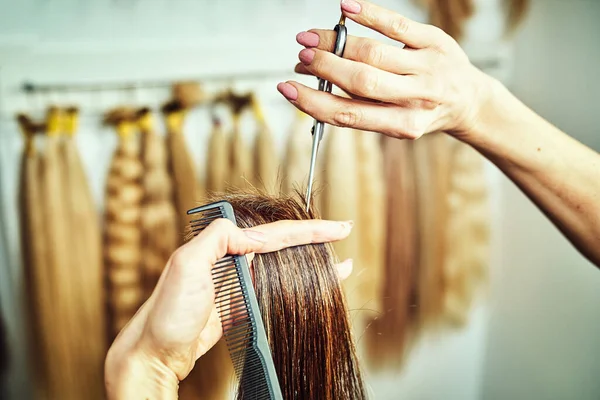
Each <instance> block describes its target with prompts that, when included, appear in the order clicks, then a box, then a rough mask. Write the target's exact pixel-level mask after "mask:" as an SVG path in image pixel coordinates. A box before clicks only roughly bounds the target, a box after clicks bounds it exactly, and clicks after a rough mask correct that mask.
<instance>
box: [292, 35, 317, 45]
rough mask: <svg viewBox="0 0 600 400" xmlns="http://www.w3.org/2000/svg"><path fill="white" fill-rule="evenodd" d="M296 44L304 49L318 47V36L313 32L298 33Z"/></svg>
mask: <svg viewBox="0 0 600 400" xmlns="http://www.w3.org/2000/svg"><path fill="white" fill-rule="evenodd" d="M296 41H297V42H298V44H301V45H302V46H306V47H317V46H318V45H319V35H317V34H316V33H313V32H300V33H299V34H297V35H296Z"/></svg>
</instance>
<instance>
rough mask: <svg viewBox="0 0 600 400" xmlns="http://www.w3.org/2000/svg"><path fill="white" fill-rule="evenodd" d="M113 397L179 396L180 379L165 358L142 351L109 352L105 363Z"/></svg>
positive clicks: (112, 399)
mask: <svg viewBox="0 0 600 400" xmlns="http://www.w3.org/2000/svg"><path fill="white" fill-rule="evenodd" d="M105 383H106V392H107V398H108V399H109V400H121V399H128V400H129V399H132V400H135V399H144V400H154V399H165V400H168V399H177V397H178V390H179V379H178V378H177V376H176V375H175V373H174V372H173V371H171V370H170V369H169V368H168V367H167V366H166V365H165V364H164V363H163V362H162V361H160V360H159V359H157V358H155V357H151V356H149V355H147V354H145V353H143V352H141V351H137V350H131V351H129V352H127V353H126V354H120V355H115V354H111V353H110V352H109V354H108V356H107V358H106V365H105Z"/></svg>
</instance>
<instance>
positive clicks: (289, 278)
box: [220, 192, 366, 400]
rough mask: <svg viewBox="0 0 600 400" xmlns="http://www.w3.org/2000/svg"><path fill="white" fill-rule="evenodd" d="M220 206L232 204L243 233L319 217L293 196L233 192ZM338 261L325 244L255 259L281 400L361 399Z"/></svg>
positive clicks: (256, 281) (240, 396)
mask: <svg viewBox="0 0 600 400" xmlns="http://www.w3.org/2000/svg"><path fill="white" fill-rule="evenodd" d="M220 199H224V200H227V201H229V202H230V203H231V204H232V206H233V209H234V210H235V214H236V219H237V223H238V226H239V227H242V228H249V227H252V226H255V225H259V224H265V223H269V222H275V221H279V220H305V219H314V218H318V215H317V214H316V213H315V211H313V210H314V208H313V210H311V211H310V212H306V211H305V203H304V200H303V199H302V198H301V197H300V196H298V195H294V196H278V197H270V196H266V195H262V194H261V195H258V194H256V193H248V192H243V193H239V192H238V193H232V194H228V195H226V196H224V197H220ZM335 261H336V260H335V256H334V253H333V250H332V247H331V246H330V245H329V244H310V245H304V246H296V247H293V248H288V249H284V250H281V251H278V252H274V253H269V254H257V255H256V257H255V258H254V261H253V271H254V287H255V290H256V295H257V299H258V303H259V306H260V310H261V313H262V317H263V320H264V324H265V329H266V332H267V337H268V341H269V345H270V348H271V352H272V355H273V361H274V363H275V369H276V371H277V376H278V378H279V384H280V386H281V389H282V393H283V397H284V398H286V399H320V400H328V399H364V398H366V394H365V389H364V386H363V381H362V378H361V373H360V370H359V366H358V359H357V356H356V352H355V348H354V343H353V341H352V334H351V329H350V324H349V322H348V315H347V309H346V301H345V299H344V295H343V292H342V288H341V286H340V281H339V278H338V276H337V272H336V270H335ZM238 399H244V394H243V393H238Z"/></svg>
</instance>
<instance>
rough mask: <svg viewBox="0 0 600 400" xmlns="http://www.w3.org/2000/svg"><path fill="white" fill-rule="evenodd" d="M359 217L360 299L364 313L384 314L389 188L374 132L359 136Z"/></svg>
mask: <svg viewBox="0 0 600 400" xmlns="http://www.w3.org/2000/svg"><path fill="white" fill-rule="evenodd" d="M356 160H357V163H356V164H357V176H356V179H357V183H358V188H357V193H358V214H357V219H356V226H355V228H354V229H355V230H356V232H357V234H358V238H357V239H358V244H359V248H358V250H359V257H358V261H359V263H358V265H360V266H362V267H364V268H365V272H364V273H363V274H362V277H361V280H362V285H361V286H360V296H361V297H362V298H363V299H364V301H365V304H364V305H363V308H364V309H367V310H369V311H371V312H372V313H373V315H372V316H371V318H373V317H378V316H380V315H381V314H382V312H383V307H382V284H383V282H382V281H383V272H384V271H383V270H384V266H385V234H386V223H385V221H386V209H385V201H386V184H385V175H384V164H383V153H382V150H381V144H380V137H379V135H377V134H373V133H371V132H357V134H356Z"/></svg>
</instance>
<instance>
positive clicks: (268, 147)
mask: <svg viewBox="0 0 600 400" xmlns="http://www.w3.org/2000/svg"><path fill="white" fill-rule="evenodd" d="M252 110H253V112H254V116H255V118H256V122H257V124H258V132H257V133H256V137H255V139H254V173H255V176H254V182H255V185H256V186H257V187H258V188H261V189H264V191H265V193H268V194H275V193H276V191H277V189H278V188H277V170H278V168H279V158H278V156H277V151H276V150H275V143H274V142H273V135H272V134H271V131H270V130H269V127H268V126H267V121H266V120H265V116H264V113H263V110H262V107H261V106H260V103H259V102H258V99H257V98H256V96H254V95H253V96H252Z"/></svg>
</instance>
